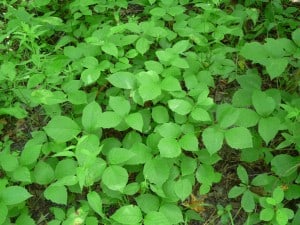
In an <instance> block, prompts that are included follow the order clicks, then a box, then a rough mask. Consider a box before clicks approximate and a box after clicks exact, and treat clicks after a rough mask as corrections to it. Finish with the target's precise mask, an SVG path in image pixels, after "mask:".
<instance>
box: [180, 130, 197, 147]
mask: <svg viewBox="0 0 300 225" xmlns="http://www.w3.org/2000/svg"><path fill="white" fill-rule="evenodd" d="M179 144H180V146H181V148H183V149H184V150H186V151H198V150H199V148H198V144H199V143H198V138H197V137H196V135H195V134H193V133H188V134H185V135H183V136H182V137H181V138H180V139H179Z"/></svg>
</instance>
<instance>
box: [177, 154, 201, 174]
mask: <svg viewBox="0 0 300 225" xmlns="http://www.w3.org/2000/svg"><path fill="white" fill-rule="evenodd" d="M196 167H197V161H196V160H195V159H193V158H191V157H187V156H183V157H182V159H181V163H180V170H181V174H182V176H186V175H190V174H193V173H194V172H195V169H196Z"/></svg>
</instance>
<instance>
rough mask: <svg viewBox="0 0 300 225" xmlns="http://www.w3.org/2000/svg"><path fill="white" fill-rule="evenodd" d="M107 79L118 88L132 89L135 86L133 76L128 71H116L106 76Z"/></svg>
mask: <svg viewBox="0 0 300 225" xmlns="http://www.w3.org/2000/svg"><path fill="white" fill-rule="evenodd" d="M107 80H108V81H109V82H110V83H111V84H112V85H113V86H115V87H118V88H123V89H133V88H134V86H135V77H134V75H133V74H132V73H129V72H116V73H114V74H112V75H110V76H109V77H107Z"/></svg>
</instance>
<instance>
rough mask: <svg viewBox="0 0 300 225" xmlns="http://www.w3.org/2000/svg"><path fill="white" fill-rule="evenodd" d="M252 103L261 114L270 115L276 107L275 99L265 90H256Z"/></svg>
mask: <svg viewBox="0 0 300 225" xmlns="http://www.w3.org/2000/svg"><path fill="white" fill-rule="evenodd" d="M252 104H253V106H254V108H255V110H256V112H257V113H258V114H259V115H261V116H268V115H270V114H271V113H272V112H273V111H274V109H275V101H274V99H273V98H272V97H269V96H267V94H266V93H265V92H262V91H255V92H253V94H252Z"/></svg>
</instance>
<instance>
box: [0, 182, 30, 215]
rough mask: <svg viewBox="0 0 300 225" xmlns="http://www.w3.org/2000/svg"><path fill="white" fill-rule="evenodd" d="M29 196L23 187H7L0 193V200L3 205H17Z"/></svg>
mask: <svg viewBox="0 0 300 225" xmlns="http://www.w3.org/2000/svg"><path fill="white" fill-rule="evenodd" d="M31 196H32V195H31V194H30V193H29V192H28V191H27V190H26V189H25V188H24V187H20V186H9V187H6V188H4V189H3V190H1V191H0V199H1V200H2V202H3V203H4V204H5V205H16V204H19V203H21V202H24V201H26V200H27V199H28V198H30V197H31ZM1 211H2V210H1Z"/></svg>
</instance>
